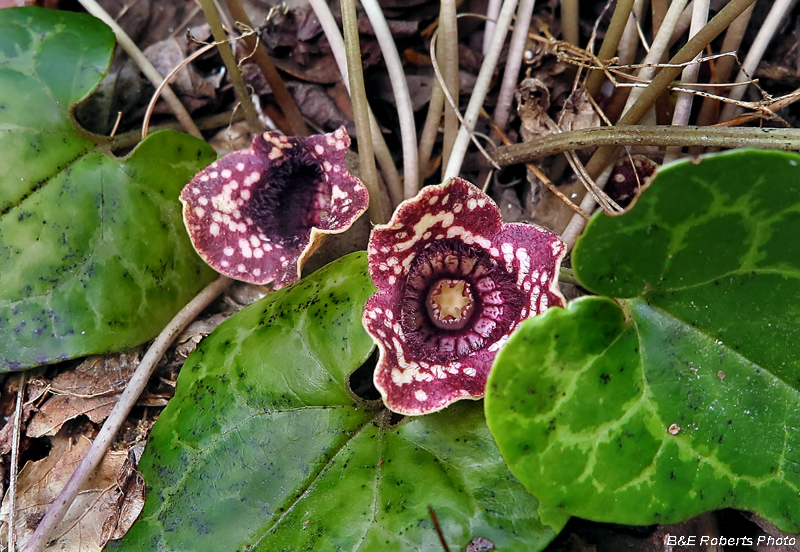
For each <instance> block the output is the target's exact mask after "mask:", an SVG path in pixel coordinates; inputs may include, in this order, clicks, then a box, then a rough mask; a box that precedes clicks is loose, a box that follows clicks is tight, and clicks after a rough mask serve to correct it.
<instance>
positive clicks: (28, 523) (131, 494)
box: [0, 424, 144, 552]
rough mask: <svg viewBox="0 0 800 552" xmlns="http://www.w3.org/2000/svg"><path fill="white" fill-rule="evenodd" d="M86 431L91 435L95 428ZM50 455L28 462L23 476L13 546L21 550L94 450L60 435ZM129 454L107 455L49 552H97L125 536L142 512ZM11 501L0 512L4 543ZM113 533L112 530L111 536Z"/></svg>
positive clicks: (77, 439) (81, 436) (82, 437)
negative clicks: (113, 539) (121, 535)
mask: <svg viewBox="0 0 800 552" xmlns="http://www.w3.org/2000/svg"><path fill="white" fill-rule="evenodd" d="M84 431H85V432H87V433H89V432H92V431H93V428H92V427H91V424H85V425H84ZM51 443H52V449H51V451H50V454H49V455H48V456H47V457H46V458H44V459H43V460H40V461H38V462H28V463H27V464H26V465H25V467H24V468H23V469H22V470H21V472H20V474H19V479H18V483H17V496H16V511H15V517H14V527H15V542H16V545H17V547H18V549H21V548H22V547H23V546H24V545H25V544H26V543H27V542H28V540H29V539H30V537H31V535H32V534H33V531H34V530H35V529H36V526H37V525H38V523H39V521H40V520H41V519H42V517H43V516H44V514H45V512H46V511H47V508H48V507H49V506H50V505H51V504H52V502H53V500H54V499H55V498H56V497H57V496H58V493H59V492H61V489H63V488H64V485H65V484H66V482H67V480H68V479H69V477H70V476H71V475H72V473H73V472H74V471H75V468H77V466H78V464H79V463H80V461H81V459H82V458H83V457H84V455H85V454H86V452H87V451H88V450H89V447H90V446H91V441H90V440H89V439H88V438H87V437H86V435H84V434H83V433H80V432H79V433H78V434H77V435H71V434H69V432H67V431H66V428H65V429H62V430H61V431H60V432H59V433H58V434H57V435H56V436H55V437H53V438H52V439H51ZM128 458H129V456H128V453H127V452H122V451H119V452H116V451H112V452H109V453H108V454H107V455H106V457H105V458H104V459H103V461H102V462H101V464H100V466H99V467H98V468H97V470H95V472H94V473H93V474H92V475H91V476H90V477H89V479H88V480H87V481H86V483H84V485H83V487H82V488H81V490H80V492H79V493H78V497H77V498H76V500H75V502H74V503H73V504H72V506H71V507H70V509H69V510H68V511H67V514H66V516H64V519H63V520H62V521H61V523H60V524H59V525H58V527H57V529H56V532H55V533H54V535H55V539H56V540H55V542H54V543H53V544H51V545H50V546H49V547H48V548H46V550H50V551H53V550H69V551H70V552H99V551H100V550H102V549H103V547H104V546H105V544H106V542H108V538H109V537H111V536H113V535H118V534H122V533H124V531H126V530H127V528H128V527H129V526H130V522H131V520H133V519H135V517H136V516H137V515H138V514H139V512H140V511H141V508H142V506H144V486H143V484H141V483H137V482H136V479H137V478H138V477H139V476H138V474H136V472H135V470H134V467H133V462H131V461H129V460H128ZM9 502H10V497H9V496H6V497H5V499H4V500H3V504H2V507H0V523H2V527H1V528H0V537H1V538H2V539H3V542H5V540H6V539H7V538H8V537H7V531H8V518H9ZM112 527H113V530H112Z"/></svg>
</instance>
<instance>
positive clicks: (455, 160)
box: [444, 0, 517, 180]
mask: <svg viewBox="0 0 800 552" xmlns="http://www.w3.org/2000/svg"><path fill="white" fill-rule="evenodd" d="M516 7H517V0H506V1H505V3H503V7H502V8H501V9H500V16H499V17H498V20H497V28H496V29H495V33H494V37H493V38H492V45H491V48H490V49H489V52H488V53H487V54H486V57H485V58H484V60H483V63H482V64H481V69H480V71H478V78H477V79H476V81H475V86H474V88H473V90H472V96H471V97H470V100H469V104H468V105H467V110H466V112H465V113H464V125H462V127H461V128H460V129H459V131H458V136H457V137H456V141H455V144H453V151H452V152H451V154H450V160H449V161H448V163H447V168H446V169H445V171H444V180H447V179H448V178H450V177H454V176H458V174H459V172H461V163H462V162H463V161H464V155H465V154H466V152H467V146H468V145H469V140H470V134H472V131H473V130H474V128H475V123H476V122H477V121H478V115H479V114H480V111H481V108H482V107H483V100H484V99H485V98H486V94H487V93H488V91H489V85H490V84H491V80H492V75H493V74H494V69H495V67H496V65H497V60H498V59H499V58H500V52H501V50H502V48H503V43H504V42H505V38H506V34H507V33H508V28H509V26H510V25H511V19H512V17H513V16H514V10H515V9H516Z"/></svg>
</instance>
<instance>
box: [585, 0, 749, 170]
mask: <svg viewBox="0 0 800 552" xmlns="http://www.w3.org/2000/svg"><path fill="white" fill-rule="evenodd" d="M753 2H755V0H731V1H730V2H729V3H728V4H727V5H726V6H725V7H724V8H722V9H721V10H720V11H719V13H717V15H716V16H714V18H713V19H712V20H711V21H709V22H708V24H707V25H706V26H705V27H703V28H702V29H701V30H700V32H699V33H697V34H696V35H695V36H693V37H692V38H691V39H689V41H688V42H687V43H686V44H685V45H684V47H683V48H681V49H680V50H679V51H678V53H677V54H675V56H674V57H673V58H672V59H671V60H670V61H669V65H667V66H666V67H664V68H663V69H662V70H661V71H660V72H659V73H658V74H657V75H656V76H655V78H654V79H653V80H652V81H651V82H650V84H649V85H648V86H647V88H645V89H644V92H642V95H641V96H639V99H638V100H637V101H636V102H635V103H634V104H633V105H632V106H631V107H630V109H629V110H628V112H627V113H625V114H624V115H623V116H622V117H621V118H620V120H619V121H618V123H617V124H618V125H635V124H636V123H638V122H639V121H640V120H641V118H642V117H643V116H644V114H645V113H646V112H647V110H648V109H650V106H651V105H653V103H655V101H656V99H657V98H658V97H659V96H660V95H661V94H663V93H664V91H666V90H667V88H668V87H669V86H670V84H672V81H673V80H675V78H676V77H677V76H678V74H679V73H680V72H681V70H682V69H683V65H682V64H684V63H688V62H689V61H691V60H692V59H694V57H695V56H696V55H697V54H699V53H700V52H702V51H703V49H704V48H705V47H706V46H707V45H708V44H709V43H710V42H711V41H712V40H714V39H715V38H716V37H717V36H718V35H719V34H720V33H721V32H722V31H724V30H725V28H727V26H728V25H730V24H731V22H732V21H733V20H734V19H736V18H737V17H739V15H741V13H742V12H743V11H744V10H745V9H747V7H748V6H750V5H751V4H752V3H753ZM670 145H677V144H670ZM617 151H618V147H617V146H616V145H615V146H604V147H601V148H599V149H598V150H597V151H596V152H595V153H594V155H592V158H591V159H590V160H589V162H588V163H587V164H586V170H587V172H588V173H589V174H590V175H591V176H592V177H595V176H596V175H599V174H600V173H601V172H603V171H604V170H605V168H606V167H607V166H608V165H609V164H610V163H611V162H612V160H613V159H614V157H615V156H616V154H617Z"/></svg>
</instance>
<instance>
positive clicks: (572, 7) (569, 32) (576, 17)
mask: <svg viewBox="0 0 800 552" xmlns="http://www.w3.org/2000/svg"><path fill="white" fill-rule="evenodd" d="M561 32H562V33H563V36H564V41H565V42H569V43H570V44H574V45H575V46H580V40H581V33H580V5H579V3H578V0H561Z"/></svg>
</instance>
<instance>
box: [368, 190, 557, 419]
mask: <svg viewBox="0 0 800 552" xmlns="http://www.w3.org/2000/svg"><path fill="white" fill-rule="evenodd" d="M565 253H566V247H565V246H564V244H563V242H561V240H560V239H559V238H558V237H557V236H556V235H555V234H553V233H551V232H549V231H547V230H544V229H542V228H540V227H538V226H534V225H529V224H502V221H501V218H500V211H499V209H498V208H497V206H496V205H495V204H494V202H493V201H492V200H491V199H490V198H489V197H488V196H486V195H485V194H483V193H482V192H481V191H480V190H478V189H477V188H476V187H474V186H473V185H471V184H470V183H468V182H466V181H464V180H461V179H459V178H453V179H450V180H449V181H447V182H446V183H444V184H440V185H438V186H428V187H426V188H424V189H423V190H422V191H421V192H420V193H419V194H418V195H417V197H415V198H412V199H410V200H407V201H405V202H404V203H402V204H401V205H400V206H399V207H398V209H397V211H396V212H395V215H394V216H393V217H392V220H391V221H390V222H389V223H388V224H386V225H383V226H378V227H376V228H375V229H374V230H373V232H372V236H371V238H370V243H369V251H368V262H369V270H370V276H371V277H372V280H373V282H374V283H375V285H376V286H377V288H378V293H376V294H375V295H373V296H372V297H370V298H369V300H368V301H367V303H366V305H365V307H364V326H365V328H366V329H367V331H368V332H369V334H370V335H371V336H372V337H373V338H374V339H375V341H376V342H377V344H378V348H379V359H378V365H377V367H376V369H375V376H374V380H375V386H376V387H377V388H378V391H380V393H381V395H382V397H383V399H384V403H385V404H386V406H387V407H388V408H389V409H390V410H392V411H394V412H398V413H400V414H405V415H420V414H427V413H430V412H435V411H437V410H441V409H442V408H444V407H446V406H448V405H449V404H451V403H453V402H455V401H457V400H459V399H479V398H481V397H483V395H484V388H485V386H486V378H487V376H488V374H489V370H490V368H491V365H492V361H493V360H494V357H495V356H496V354H497V351H498V350H499V349H500V347H501V346H502V345H503V344H504V343H505V341H506V340H507V339H508V337H509V335H510V334H511V332H512V331H513V330H514V329H515V328H516V327H517V325H518V324H519V323H520V322H521V321H522V320H524V319H525V318H528V317H529V316H533V315H536V314H539V313H541V312H544V311H545V310H547V308H549V307H550V306H553V305H557V306H563V305H564V298H563V297H562V296H561V293H560V292H559V291H558V270H559V266H560V263H561V259H562V258H563V257H564V255H565Z"/></svg>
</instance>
